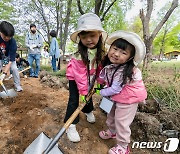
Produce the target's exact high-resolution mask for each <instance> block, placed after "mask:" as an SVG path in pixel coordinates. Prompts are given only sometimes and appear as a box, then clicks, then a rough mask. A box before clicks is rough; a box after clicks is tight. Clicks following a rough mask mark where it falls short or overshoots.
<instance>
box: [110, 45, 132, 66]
mask: <svg viewBox="0 0 180 154" xmlns="http://www.w3.org/2000/svg"><path fill="white" fill-rule="evenodd" d="M130 56H131V51H130V50H129V49H126V50H122V49H120V48H118V47H116V46H114V45H112V46H111V47H110V49H109V52H108V58H109V60H110V62H111V63H113V64H124V63H126V62H127V61H128V59H129V58H130Z"/></svg>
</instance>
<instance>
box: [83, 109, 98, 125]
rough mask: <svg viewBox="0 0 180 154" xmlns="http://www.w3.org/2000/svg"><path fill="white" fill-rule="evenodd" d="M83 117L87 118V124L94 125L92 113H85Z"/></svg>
mask: <svg viewBox="0 0 180 154" xmlns="http://www.w3.org/2000/svg"><path fill="white" fill-rule="evenodd" d="M85 115H86V116H87V121H88V122H89V123H95V121H96V119H95V116H94V114H93V112H92V111H91V112H89V113H85Z"/></svg>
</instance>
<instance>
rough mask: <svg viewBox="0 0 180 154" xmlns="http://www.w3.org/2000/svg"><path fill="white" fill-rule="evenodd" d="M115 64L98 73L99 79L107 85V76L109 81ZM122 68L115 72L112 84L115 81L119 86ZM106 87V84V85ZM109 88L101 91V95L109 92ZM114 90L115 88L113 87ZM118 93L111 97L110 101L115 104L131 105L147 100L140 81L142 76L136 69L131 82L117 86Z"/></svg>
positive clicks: (121, 78)
mask: <svg viewBox="0 0 180 154" xmlns="http://www.w3.org/2000/svg"><path fill="white" fill-rule="evenodd" d="M116 67H117V66H116V65H115V64H111V65H108V66H106V67H104V68H103V69H102V70H101V72H100V75H99V76H100V78H101V79H103V80H104V81H105V82H106V84H107V76H108V78H109V80H110V81H111V78H112V74H113V72H114V71H115V69H116ZM123 69H124V67H120V68H119V69H118V70H117V72H116V73H115V75H114V78H113V82H114V81H116V83H119V85H120V84H121V83H122V80H123V76H122V72H123ZM107 86H108V84H107ZM109 88H111V87H109V86H108V87H107V89H104V90H103V89H102V90H101V91H103V92H101V94H105V91H106V94H107V93H108V91H110V89H109ZM113 88H115V87H113ZM119 88H120V89H119V92H118V93H116V94H114V95H111V100H113V101H115V102H117V103H124V104H132V103H138V102H142V101H144V100H145V99H146V98H147V91H146V89H145V86H144V83H143V81H142V75H141V71H140V70H139V69H138V68H136V67H135V68H134V74H133V81H131V82H128V83H126V84H125V85H124V86H123V87H121V86H119Z"/></svg>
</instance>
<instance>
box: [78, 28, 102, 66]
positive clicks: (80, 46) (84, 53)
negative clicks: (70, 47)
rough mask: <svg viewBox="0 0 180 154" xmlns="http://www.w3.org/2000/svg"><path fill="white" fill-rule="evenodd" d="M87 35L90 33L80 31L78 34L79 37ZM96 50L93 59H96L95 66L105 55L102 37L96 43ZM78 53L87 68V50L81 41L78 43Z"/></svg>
mask: <svg viewBox="0 0 180 154" xmlns="http://www.w3.org/2000/svg"><path fill="white" fill-rule="evenodd" d="M88 33H90V31H82V32H80V33H79V35H85V34H88ZM96 48H97V52H96V55H95V57H96V64H97V65H98V64H99V63H100V62H101V60H102V57H103V56H104V54H105V51H104V49H103V41H102V35H101V36H100V37H99V41H98V43H97V45H96ZM78 52H79V53H80V55H81V58H82V60H83V62H84V64H85V65H86V66H88V65H89V60H88V48H87V47H86V46H84V45H83V44H82V42H81V40H80V42H79V43H78Z"/></svg>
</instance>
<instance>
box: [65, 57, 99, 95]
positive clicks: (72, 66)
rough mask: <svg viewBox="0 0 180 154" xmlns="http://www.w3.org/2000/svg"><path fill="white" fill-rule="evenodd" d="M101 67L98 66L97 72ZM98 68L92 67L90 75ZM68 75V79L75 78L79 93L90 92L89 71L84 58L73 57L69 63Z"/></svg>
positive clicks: (85, 93)
mask: <svg viewBox="0 0 180 154" xmlns="http://www.w3.org/2000/svg"><path fill="white" fill-rule="evenodd" d="M100 69H101V68H100V67H98V71H97V73H98V74H99V72H100ZM95 73H96V69H95V68H92V69H91V70H90V75H94V74H95ZM66 77H67V79H68V80H75V82H76V84H77V88H78V90H79V94H81V95H87V94H88V73H87V67H86V66H85V64H84V63H83V61H82V60H77V59H75V58H72V59H71V60H70V62H69V63H68V65H67V70H66Z"/></svg>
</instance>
